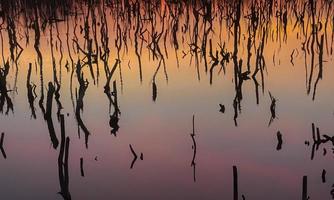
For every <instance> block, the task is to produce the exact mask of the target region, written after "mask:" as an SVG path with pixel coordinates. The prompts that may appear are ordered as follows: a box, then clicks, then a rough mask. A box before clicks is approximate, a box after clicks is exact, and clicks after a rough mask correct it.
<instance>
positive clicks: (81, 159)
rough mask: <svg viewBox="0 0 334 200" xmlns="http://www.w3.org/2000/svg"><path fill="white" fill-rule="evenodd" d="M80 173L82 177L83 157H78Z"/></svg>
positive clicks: (83, 173)
mask: <svg viewBox="0 0 334 200" xmlns="http://www.w3.org/2000/svg"><path fill="white" fill-rule="evenodd" d="M80 173H81V176H82V177H84V176H85V172H84V169H83V158H80Z"/></svg>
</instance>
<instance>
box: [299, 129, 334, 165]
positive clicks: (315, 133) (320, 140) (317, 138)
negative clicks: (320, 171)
mask: <svg viewBox="0 0 334 200" xmlns="http://www.w3.org/2000/svg"><path fill="white" fill-rule="evenodd" d="M312 139H313V144H312V152H311V160H313V158H314V155H315V151H317V150H318V149H319V147H320V145H321V144H326V143H327V142H331V143H332V144H333V146H334V136H328V135H326V134H324V135H322V137H321V135H320V130H319V127H315V125H314V123H312ZM305 144H307V145H309V142H308V141H306V142H305ZM324 155H325V149H324Z"/></svg>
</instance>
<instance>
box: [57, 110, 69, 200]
mask: <svg viewBox="0 0 334 200" xmlns="http://www.w3.org/2000/svg"><path fill="white" fill-rule="evenodd" d="M60 129H61V140H60V150H59V156H58V175H59V184H60V192H59V193H60V194H61V195H62V197H63V198H64V200H71V194H70V192H69V176H68V154H69V146H70V138H69V137H66V141H65V122H64V115H60Z"/></svg>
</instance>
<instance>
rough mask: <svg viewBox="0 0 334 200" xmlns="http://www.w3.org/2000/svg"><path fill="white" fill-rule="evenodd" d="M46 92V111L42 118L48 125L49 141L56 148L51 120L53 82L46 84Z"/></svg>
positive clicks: (56, 141)
mask: <svg viewBox="0 0 334 200" xmlns="http://www.w3.org/2000/svg"><path fill="white" fill-rule="evenodd" d="M48 87H49V89H48V94H47V99H46V112H45V113H44V119H45V120H46V122H47V125H48V130H49V134H50V139H51V142H52V144H53V148H55V149H56V148H57V147H58V143H59V142H58V139H57V136H56V132H55V129H54V126H53V122H52V101H53V95H54V93H55V87H54V86H53V84H52V83H51V82H49V84H48Z"/></svg>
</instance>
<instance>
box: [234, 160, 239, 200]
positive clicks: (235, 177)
mask: <svg viewBox="0 0 334 200" xmlns="http://www.w3.org/2000/svg"><path fill="white" fill-rule="evenodd" d="M238 198H239V193H238V169H237V166H233V200H238Z"/></svg>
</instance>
